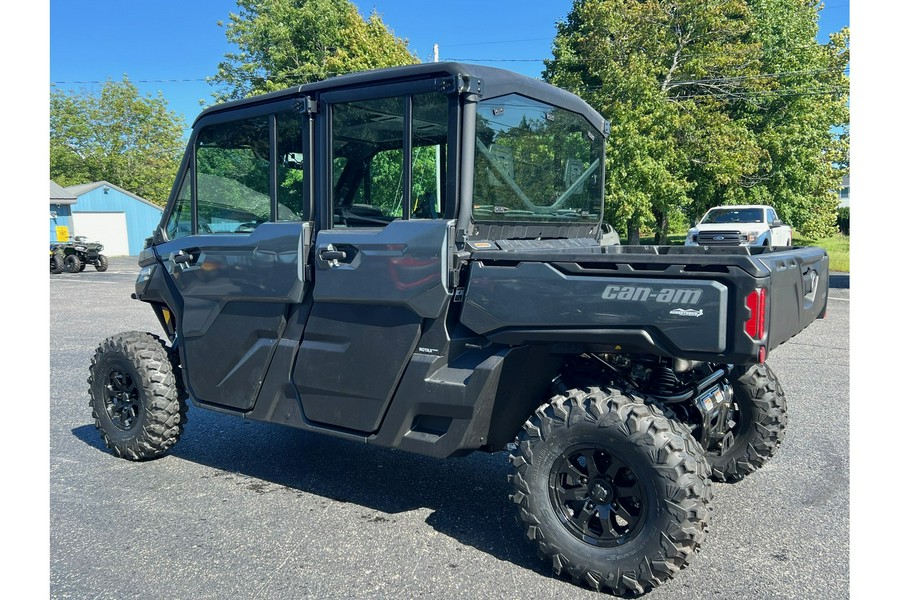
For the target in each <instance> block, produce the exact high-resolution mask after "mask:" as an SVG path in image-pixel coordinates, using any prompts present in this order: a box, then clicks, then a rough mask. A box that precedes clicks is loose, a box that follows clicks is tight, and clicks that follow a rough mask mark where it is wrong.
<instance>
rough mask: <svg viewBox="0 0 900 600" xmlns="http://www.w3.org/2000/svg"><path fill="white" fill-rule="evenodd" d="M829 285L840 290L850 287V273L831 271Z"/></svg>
mask: <svg viewBox="0 0 900 600" xmlns="http://www.w3.org/2000/svg"><path fill="white" fill-rule="evenodd" d="M828 287H829V288H835V289H838V290H849V289H850V273H829V274H828Z"/></svg>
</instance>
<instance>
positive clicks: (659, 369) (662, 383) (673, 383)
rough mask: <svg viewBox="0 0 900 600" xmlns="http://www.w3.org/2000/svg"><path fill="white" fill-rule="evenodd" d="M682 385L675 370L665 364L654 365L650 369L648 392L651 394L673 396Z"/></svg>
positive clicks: (664, 396)
mask: <svg viewBox="0 0 900 600" xmlns="http://www.w3.org/2000/svg"><path fill="white" fill-rule="evenodd" d="M679 387H681V384H680V382H679V381H678V377H677V376H676V375H675V371H673V370H672V369H670V368H669V367H667V366H666V365H663V364H657V365H654V366H653V368H652V369H651V370H650V377H649V378H648V381H647V388H646V392H647V393H648V394H650V395H651V396H660V397H663V398H666V397H669V396H672V395H674V394H675V391H676V390H677V389H678V388H679Z"/></svg>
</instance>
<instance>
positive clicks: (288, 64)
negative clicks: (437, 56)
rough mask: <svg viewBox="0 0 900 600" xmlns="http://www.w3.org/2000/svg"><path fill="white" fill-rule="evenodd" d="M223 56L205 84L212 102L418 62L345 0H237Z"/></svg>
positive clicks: (379, 23) (374, 15) (378, 22)
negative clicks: (237, 9) (231, 48)
mask: <svg viewBox="0 0 900 600" xmlns="http://www.w3.org/2000/svg"><path fill="white" fill-rule="evenodd" d="M237 5H238V6H239V7H240V12H238V13H237V14H235V13H232V14H231V15H229V23H228V24H227V25H223V24H222V23H221V22H220V25H223V26H225V37H226V38H227V39H228V41H229V42H231V43H232V44H234V45H235V46H237V47H238V51H237V52H230V53H228V54H226V55H225V60H224V61H222V62H221V63H219V69H218V72H217V73H216V75H215V76H214V77H212V78H211V79H210V83H213V84H215V85H218V86H220V87H221V89H220V90H219V91H217V92H214V94H213V96H214V97H215V98H216V100H217V101H225V100H234V99H238V98H244V97H247V96H253V95H257V94H262V93H265V92H271V91H275V90H279V89H284V88H286V87H288V86H291V85H299V84H301V83H306V82H310V81H318V80H320V79H324V78H326V77H329V76H332V75H336V74H342V73H350V72H353V71H361V70H366V69H376V68H380V67H392V66H398V65H408V64H414V63H417V62H419V61H418V60H417V59H416V58H415V57H414V56H413V55H412V54H410V52H409V50H408V49H407V41H406V40H401V39H398V38H396V37H395V36H394V34H393V33H392V32H391V31H390V30H389V29H388V28H387V26H386V25H385V24H384V22H383V21H382V20H381V17H380V16H379V15H378V14H377V13H375V12H373V13H372V15H371V16H370V17H369V19H368V20H366V19H364V18H363V17H362V15H360V14H359V11H358V10H357V8H356V6H355V5H353V4H352V3H351V2H350V1H349V0H237Z"/></svg>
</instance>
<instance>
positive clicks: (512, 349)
mask: <svg viewBox="0 0 900 600" xmlns="http://www.w3.org/2000/svg"><path fill="white" fill-rule="evenodd" d="M609 132H610V129H609V124H608V123H607V121H606V120H605V119H604V118H603V117H602V116H601V115H600V114H598V113H597V112H596V111H595V110H594V109H592V108H591V107H590V106H588V105H587V104H586V103H585V102H583V101H582V100H581V99H579V98H578V97H576V96H574V95H573V94H570V93H568V92H565V91H563V90H560V89H557V88H555V87H552V86H550V85H547V84H545V83H542V82H540V81H536V80H534V79H530V78H526V77H523V76H519V75H516V74H513V73H510V72H507V71H503V70H499V69H493V68H487V67H478V66H470V65H463V64H457V63H437V64H427V65H416V66H410V67H400V68H394V69H386V70H380V71H372V72H365V73H357V74H352V75H346V76H341V77H337V78H334V79H329V80H325V81H321V82H317V83H312V84H308V85H302V86H299V87H294V88H290V89H287V90H284V91H281V92H275V93H271V94H268V95H264V96H259V97H254V98H249V99H246V100H240V101H236V102H231V103H226V104H221V105H217V106H214V107H210V108H208V109H206V110H205V111H204V112H203V113H202V114H201V115H200V116H199V117H198V118H197V120H196V122H195V123H194V126H193V133H192V136H191V139H190V141H189V145H188V148H187V151H186V153H185V156H184V159H183V161H182V164H181V168H180V171H179V173H178V176H177V179H176V182H175V185H174V188H173V191H172V195H171V196H170V199H169V203H168V205H167V207H166V209H165V211H164V214H163V217H162V221H161V223H160V226H159V228H158V229H157V230H156V232H155V234H154V236H153V237H152V238H151V239H150V240H148V243H147V247H146V249H145V250H144V251H143V252H142V253H141V256H140V267H141V271H140V274H139V275H138V278H137V281H136V284H135V293H134V298H136V299H138V300H141V301H143V302H146V303H148V304H149V305H150V307H151V308H152V309H153V310H154V312H155V314H156V315H157V317H158V318H159V322H160V325H161V327H162V329H163V331H164V332H165V337H166V338H167V339H162V338H160V337H158V336H156V335H154V334H151V333H143V332H128V333H122V334H118V335H115V336H112V337H110V338H109V339H107V340H105V341H103V342H102V343H101V344H100V346H99V348H98V349H97V352H96V354H95V356H94V358H93V360H92V362H91V365H90V377H89V384H90V395H91V405H92V408H93V416H94V419H95V421H96V425H97V427H98V429H99V430H100V432H101V434H102V436H103V439H104V441H105V442H106V444H107V446H108V447H109V448H111V449H112V451H113V452H114V453H115V454H117V455H119V456H122V457H124V458H127V459H131V460H141V459H148V458H153V457H156V456H159V455H160V454H162V453H164V452H166V451H167V450H169V449H170V448H171V447H172V446H173V445H174V444H175V443H176V442H177V441H178V439H179V436H180V435H181V433H182V431H183V427H184V424H185V413H186V411H187V407H188V399H190V402H191V404H193V405H194V406H196V407H202V408H208V409H212V410H216V411H219V412H224V413H229V414H233V415H236V416H240V417H243V418H249V419H256V420H260V421H268V422H272V423H279V424H282V425H287V426H290V427H296V428H299V429H303V430H307V431H312V432H317V433H321V434H325V435H332V436H337V437H340V438H344V439H352V440H358V441H361V442H365V443H369V444H375V445H379V446H386V447H391V448H400V449H403V450H407V451H409V452H415V453H419V454H424V455H428V456H432V457H451V456H461V455H465V454H468V453H470V452H473V451H485V452H497V451H502V450H504V449H506V448H508V447H510V448H513V450H512V454H511V456H510V461H511V463H512V475H511V476H510V480H511V496H510V498H511V500H512V502H513V503H514V504H515V507H516V512H517V515H518V518H519V520H520V521H521V523H522V526H523V528H524V530H525V533H526V535H527V536H528V537H529V538H530V539H531V540H533V541H534V543H535V544H536V546H537V550H538V552H539V553H540V554H541V555H542V556H544V557H545V558H546V559H548V560H549V561H550V563H551V564H552V566H553V569H554V571H555V572H556V573H557V574H568V575H569V576H571V577H572V578H573V579H574V580H576V581H579V582H583V583H585V584H587V585H589V586H591V587H593V588H596V589H602V590H608V591H611V592H614V593H617V594H626V593H641V592H643V591H646V590H648V589H650V588H651V587H653V586H656V585H658V584H660V583H662V582H663V581H665V580H667V579H669V578H671V577H672V576H673V575H675V573H677V572H678V570H679V569H681V568H682V567H684V566H685V565H686V564H687V563H688V561H689V560H690V559H691V557H692V555H693V554H694V552H695V551H696V550H697V548H698V547H699V545H700V543H701V542H702V541H703V539H704V537H705V536H706V534H707V529H708V519H709V510H710V501H711V497H712V491H711V483H710V482H711V481H712V480H718V481H735V480H739V479H741V478H743V477H744V476H745V475H747V474H748V473H750V472H752V471H754V470H756V469H757V468H758V467H760V466H761V465H762V464H763V463H764V462H765V461H766V460H767V459H768V458H769V457H771V456H772V455H773V453H774V452H775V451H776V449H777V448H778V446H779V444H780V443H781V441H782V438H783V436H784V428H785V422H786V401H785V395H784V392H783V390H782V387H781V385H780V384H779V382H778V379H777V378H776V377H775V374H774V373H773V372H772V371H771V369H769V367H768V366H767V365H766V364H765V359H766V355H767V353H769V352H771V351H772V350H773V349H775V348H776V347H777V346H778V345H780V344H781V343H783V342H784V341H786V340H787V339H789V338H791V337H792V336H794V335H796V334H797V333H798V332H800V331H801V330H802V329H804V328H805V327H806V326H807V325H809V324H810V323H811V322H812V321H813V320H814V319H816V318H817V317H820V316H823V315H824V313H825V307H826V301H827V288H828V285H827V281H828V257H827V255H826V254H825V252H824V251H823V250H821V249H819V248H777V249H773V248H761V247H758V248H754V247H721V248H716V247H703V246H698V247H684V246H679V247H675V246H612V245H608V244H603V243H602V239H601V229H600V227H599V226H600V223H601V222H602V221H603V188H604V173H605V147H606V139H607V137H608V135H609ZM210 443H214V441H212V440H211V441H210Z"/></svg>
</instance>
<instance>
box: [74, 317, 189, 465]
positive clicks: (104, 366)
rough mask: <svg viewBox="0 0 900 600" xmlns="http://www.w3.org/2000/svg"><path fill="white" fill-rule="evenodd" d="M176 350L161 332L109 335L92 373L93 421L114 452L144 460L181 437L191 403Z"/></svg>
mask: <svg viewBox="0 0 900 600" xmlns="http://www.w3.org/2000/svg"><path fill="white" fill-rule="evenodd" d="M177 365H178V361H177V359H176V355H175V353H174V352H172V351H171V349H170V348H169V347H168V346H166V344H165V343H164V342H163V341H162V340H161V339H160V338H159V337H157V336H155V335H153V334H150V333H143V332H139V331H129V332H127V333H119V334H116V335H114V336H112V337H109V338H107V339H105V340H104V341H103V342H102V343H101V344H100V346H99V347H98V348H97V351H96V352H95V354H94V357H93V358H92V359H91V366H90V376H89V377H88V384H89V386H90V387H89V393H90V396H91V401H90V406H91V408H92V414H93V417H94V424H95V425H96V427H97V429H98V430H99V431H100V434H101V436H102V437H103V442H104V443H105V444H106V446H107V448H109V449H110V450H112V451H113V452H114V453H115V454H116V456H120V457H122V458H127V459H129V460H145V459H149V458H154V457H157V456H160V455H162V454H163V453H165V452H166V451H167V450H169V449H170V448H171V447H172V446H174V445H175V443H176V442H177V441H178V439H179V437H181V433H182V432H183V431H184V424H185V423H186V422H187V414H186V413H187V402H186V401H185V394H184V393H183V391H182V390H183V388H182V386H181V379H180V372H179V368H178V366H177Z"/></svg>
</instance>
